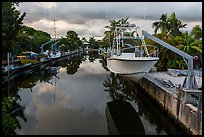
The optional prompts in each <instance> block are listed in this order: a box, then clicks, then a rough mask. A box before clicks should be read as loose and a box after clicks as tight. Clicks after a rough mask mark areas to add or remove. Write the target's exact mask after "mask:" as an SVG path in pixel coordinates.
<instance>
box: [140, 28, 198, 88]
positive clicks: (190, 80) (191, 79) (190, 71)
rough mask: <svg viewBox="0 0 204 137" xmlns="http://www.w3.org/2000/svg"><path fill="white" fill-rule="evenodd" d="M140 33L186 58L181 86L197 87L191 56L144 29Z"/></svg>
mask: <svg viewBox="0 0 204 137" xmlns="http://www.w3.org/2000/svg"><path fill="white" fill-rule="evenodd" d="M142 35H144V36H145V37H147V38H149V39H151V40H153V41H154V42H156V43H158V44H160V45H162V46H164V47H166V48H167V49H169V50H171V51H173V52H175V53H177V54H178V55H180V56H182V57H184V58H186V59H187V60H188V64H187V65H188V77H187V80H184V83H183V87H185V88H187V89H198V86H197V83H196V82H195V79H194V74H193V57H192V56H191V55H189V54H187V53H185V52H183V51H181V50H179V49H177V48H175V47H173V46H171V45H170V44H168V43H166V42H164V41H162V40H160V39H158V38H156V37H154V36H152V35H151V34H149V33H147V32H145V31H144V30H142ZM186 82H187V83H186Z"/></svg>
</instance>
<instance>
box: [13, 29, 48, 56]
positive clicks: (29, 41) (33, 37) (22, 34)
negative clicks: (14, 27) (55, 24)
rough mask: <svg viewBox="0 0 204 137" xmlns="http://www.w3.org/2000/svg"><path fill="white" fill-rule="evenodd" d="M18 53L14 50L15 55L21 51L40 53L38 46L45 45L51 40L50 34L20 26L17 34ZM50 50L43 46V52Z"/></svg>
mask: <svg viewBox="0 0 204 137" xmlns="http://www.w3.org/2000/svg"><path fill="white" fill-rule="evenodd" d="M17 39H18V41H17V43H16V45H18V48H17V49H18V51H16V50H14V51H15V53H16V54H20V53H21V52H22V51H27V50H28V51H30V50H32V51H34V52H37V53H39V52H40V45H41V44H44V43H46V42H47V41H49V40H50V39H51V36H50V34H48V33H46V32H44V31H41V30H36V29H34V28H32V27H28V26H22V28H21V29H20V30H19V32H18V34H17ZM50 44H51V43H50ZM48 48H50V46H44V47H43V50H44V51H45V49H48Z"/></svg>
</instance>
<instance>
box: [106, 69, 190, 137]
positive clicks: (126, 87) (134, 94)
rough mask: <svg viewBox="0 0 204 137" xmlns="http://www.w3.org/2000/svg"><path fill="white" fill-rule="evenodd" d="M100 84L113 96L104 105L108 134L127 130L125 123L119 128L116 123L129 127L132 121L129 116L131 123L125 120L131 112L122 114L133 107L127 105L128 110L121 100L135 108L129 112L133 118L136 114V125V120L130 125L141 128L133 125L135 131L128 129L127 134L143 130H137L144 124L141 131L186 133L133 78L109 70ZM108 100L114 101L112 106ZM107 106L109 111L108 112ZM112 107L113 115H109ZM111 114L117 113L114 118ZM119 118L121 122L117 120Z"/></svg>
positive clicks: (124, 132) (173, 133) (121, 132)
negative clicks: (105, 105)
mask: <svg viewBox="0 0 204 137" xmlns="http://www.w3.org/2000/svg"><path fill="white" fill-rule="evenodd" d="M103 86H104V88H105V89H104V91H105V92H108V93H109V97H110V98H111V100H112V101H110V102H107V108H106V117H107V123H108V129H109V133H110V134H128V132H126V130H127V129H126V128H125V127H123V128H121V129H120V130H119V127H120V126H121V125H125V124H127V125H126V127H128V123H129V124H134V123H133V121H134V120H131V121H132V123H131V122H128V121H129V120H130V119H131V116H127V113H125V114H123V113H124V112H127V111H130V110H131V109H132V110H133V108H131V107H129V109H130V110H128V107H124V108H123V107H122V106H123V103H121V102H128V103H130V104H131V105H132V106H133V107H134V108H135V112H134V111H132V112H131V111H130V112H128V113H129V114H132V116H133V117H134V118H137V121H140V122H137V123H138V125H137V124H135V126H133V125H132V126H131V127H140V130H137V129H135V130H134V133H133V132H132V131H129V133H130V134H143V132H140V131H142V129H143V128H142V127H143V126H144V130H145V132H144V133H145V134H147V135H167V134H169V135H182V134H187V133H186V132H185V130H184V129H182V128H181V127H180V126H178V125H176V124H174V123H173V122H172V120H171V119H170V118H169V117H168V116H167V114H166V113H165V112H163V111H162V110H161V109H160V108H159V107H158V106H157V105H156V104H155V103H153V102H152V101H151V99H150V98H148V97H147V95H146V94H144V93H143V92H144V91H143V90H142V89H141V88H139V86H138V85H137V84H136V83H135V82H133V81H131V79H128V78H126V77H122V76H119V75H117V74H114V73H112V72H110V73H109V74H108V75H107V78H106V79H105V80H104V82H103ZM115 101H117V102H118V101H120V103H114V102H115ZM111 103H112V104H114V105H112V106H115V107H112V108H111V107H110V106H111V105H110V104H111ZM107 109H108V111H109V112H107ZM111 109H112V110H111ZM111 111H112V115H110V114H111ZM114 111H115V112H114ZM133 113H134V114H133ZM119 115H120V116H121V117H119ZM122 115H123V116H122ZM114 117H116V118H115V119H117V120H114ZM127 117H128V118H130V119H128V118H127ZM140 119H141V120H140ZM121 120H122V122H121V123H122V124H121V123H117V122H119V121H121ZM116 121H117V122H116ZM125 122H127V123H125ZM117 124H118V125H117ZM117 126H118V127H117ZM116 127H117V128H116ZM137 131H138V132H137Z"/></svg>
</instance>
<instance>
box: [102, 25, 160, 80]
mask: <svg viewBox="0 0 204 137" xmlns="http://www.w3.org/2000/svg"><path fill="white" fill-rule="evenodd" d="M106 55H107V67H108V69H109V70H110V71H111V72H113V73H115V74H120V75H124V76H130V77H137V78H142V77H143V76H144V74H145V73H148V72H149V71H150V69H151V68H152V67H153V65H155V64H156V62H157V61H158V60H159V58H158V50H157V47H155V46H152V45H146V43H145V41H144V36H143V35H141V34H140V33H139V31H138V27H136V25H135V24H122V25H121V26H119V27H116V29H115V31H114V40H113V44H112V47H111V48H110V49H108V51H107V54H106Z"/></svg>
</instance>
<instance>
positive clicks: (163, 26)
mask: <svg viewBox="0 0 204 137" xmlns="http://www.w3.org/2000/svg"><path fill="white" fill-rule="evenodd" d="M159 19H160V21H156V22H154V23H153V24H152V28H154V33H157V31H158V30H159V29H160V30H161V32H162V33H164V32H165V33H166V32H167V31H168V29H169V28H168V17H167V14H162V15H161V17H160V18H159Z"/></svg>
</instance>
